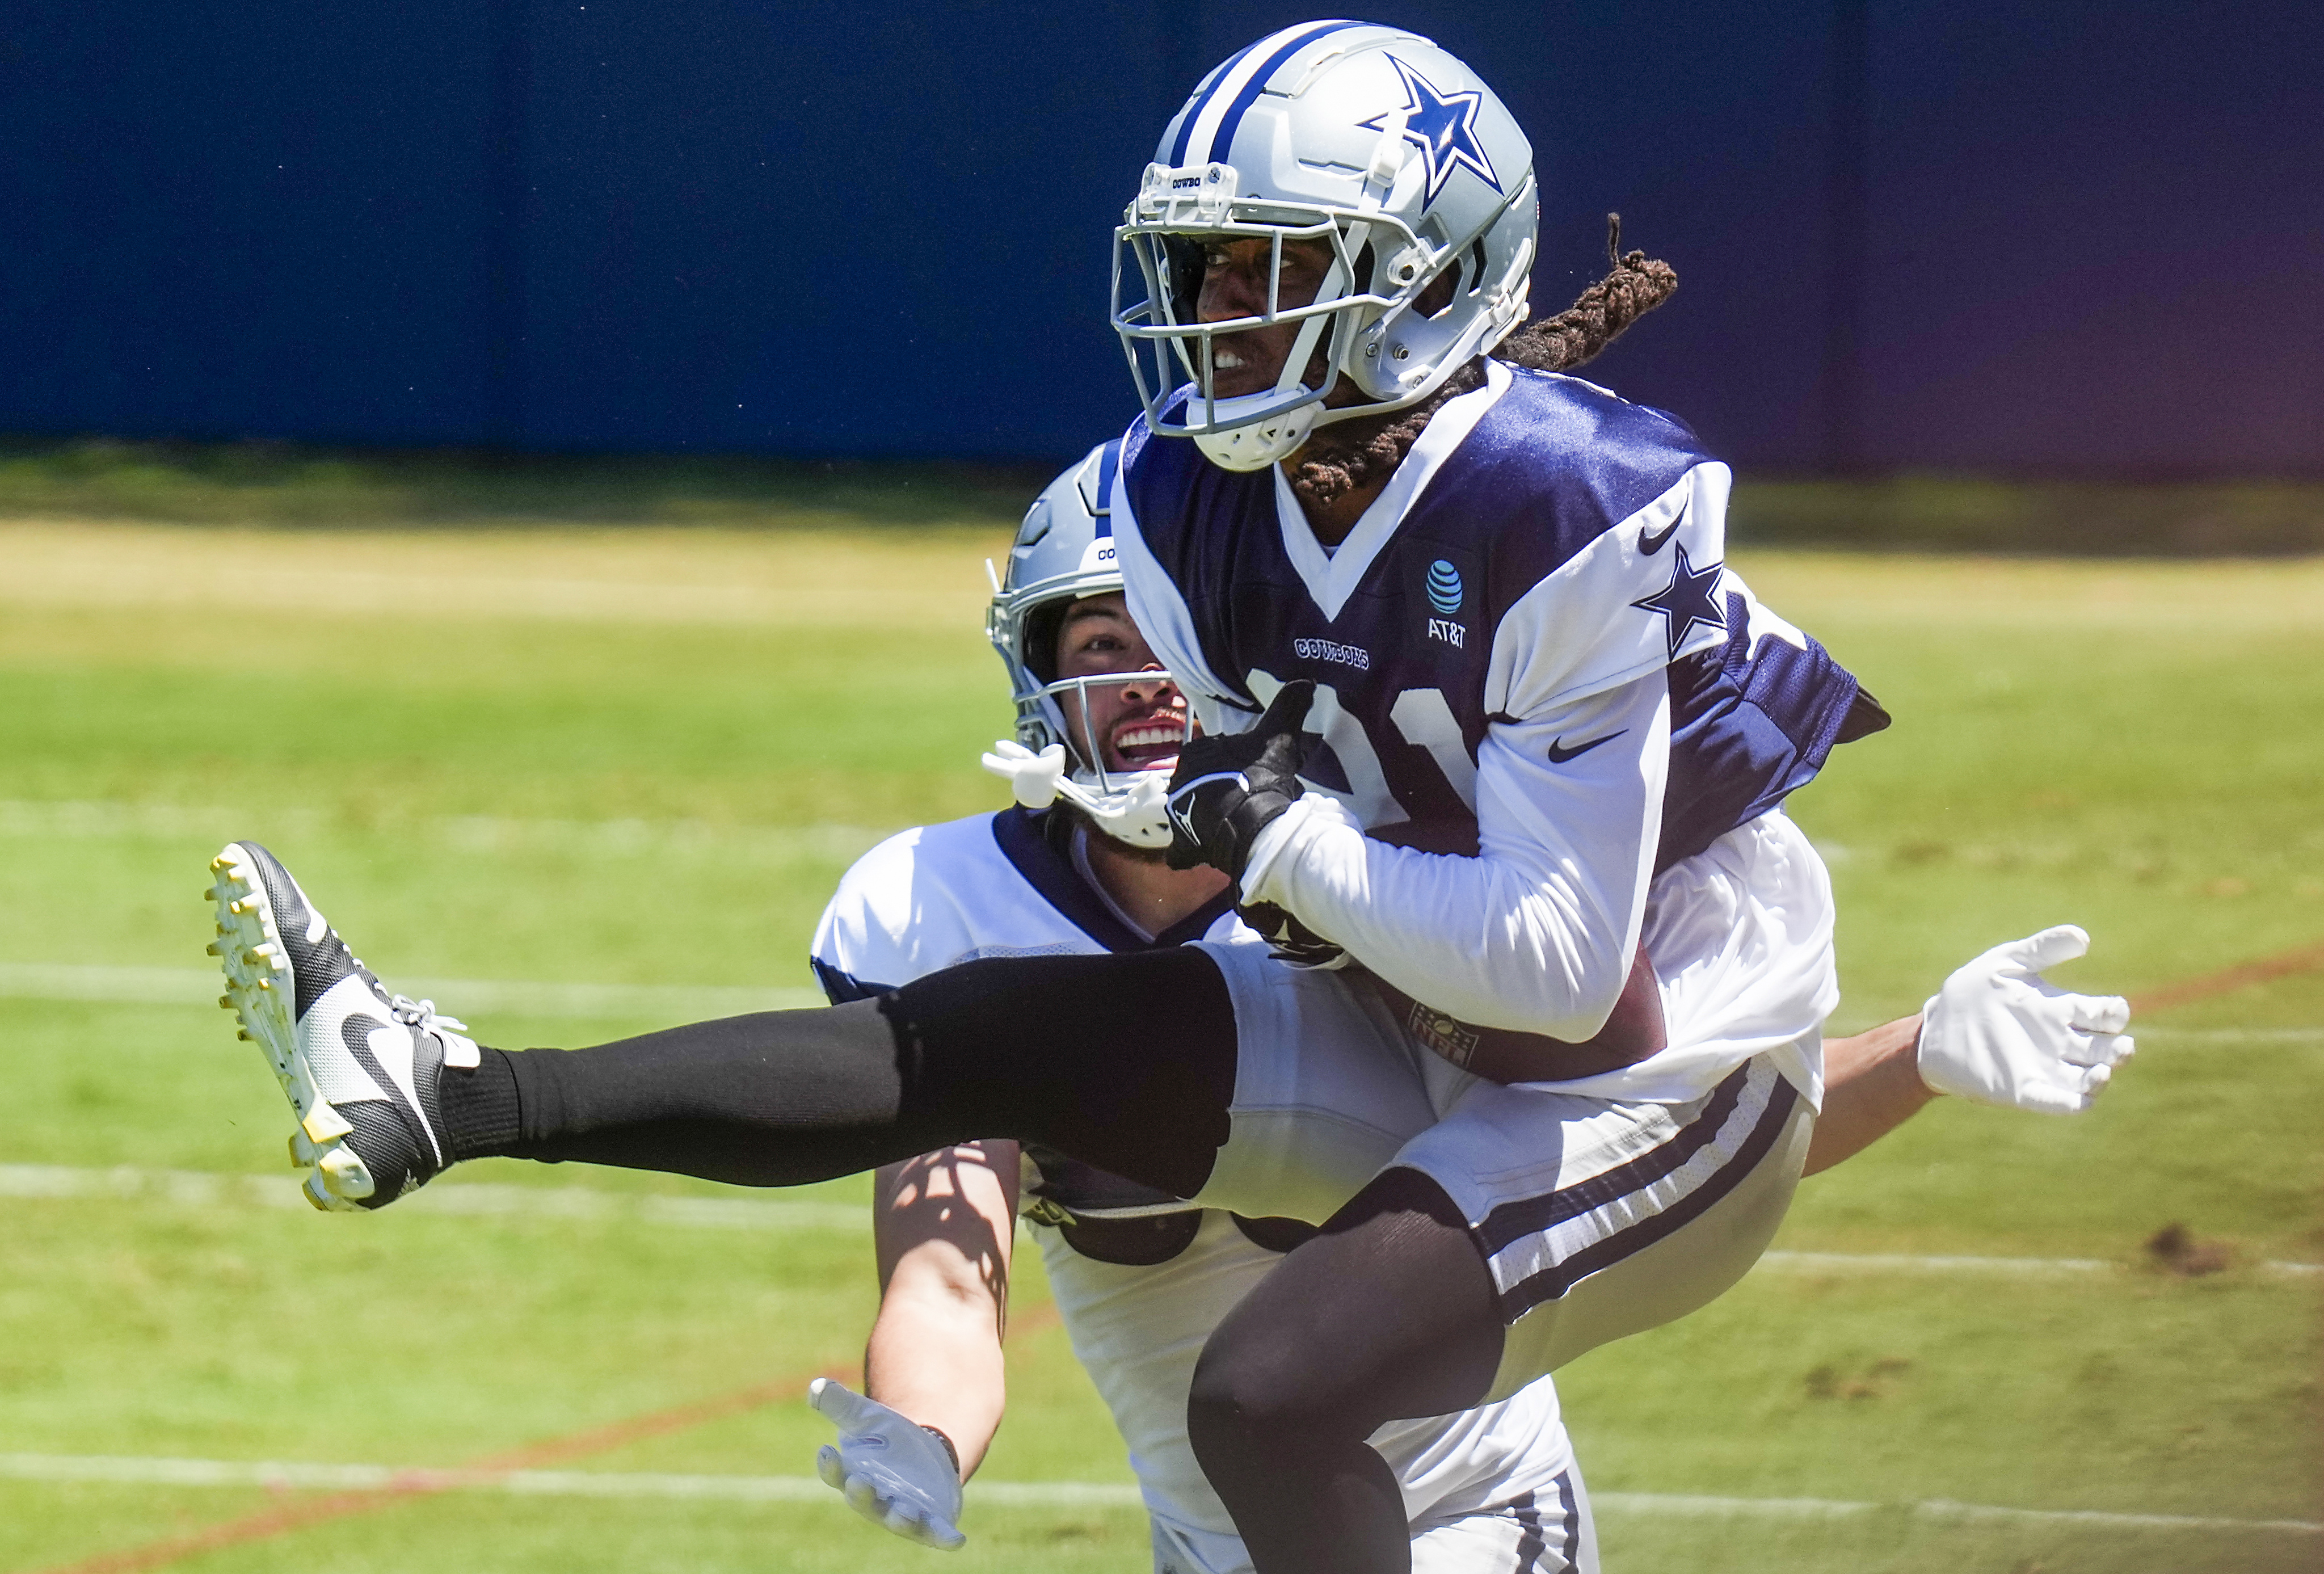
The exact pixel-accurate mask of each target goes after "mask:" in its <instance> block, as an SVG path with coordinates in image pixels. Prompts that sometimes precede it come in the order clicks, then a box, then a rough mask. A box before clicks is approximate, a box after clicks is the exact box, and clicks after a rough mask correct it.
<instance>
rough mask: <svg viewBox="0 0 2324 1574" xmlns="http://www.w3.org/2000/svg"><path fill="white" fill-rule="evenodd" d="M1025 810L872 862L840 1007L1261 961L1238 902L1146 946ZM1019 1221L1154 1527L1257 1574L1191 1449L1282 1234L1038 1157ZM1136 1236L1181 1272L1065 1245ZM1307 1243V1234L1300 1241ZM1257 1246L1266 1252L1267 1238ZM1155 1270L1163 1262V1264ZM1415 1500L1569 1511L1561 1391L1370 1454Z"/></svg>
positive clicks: (956, 828) (855, 914)
mask: <svg viewBox="0 0 2324 1574" xmlns="http://www.w3.org/2000/svg"><path fill="white" fill-rule="evenodd" d="M1043 820H1044V817H1043V816H1041V815H1033V814H1028V813H1027V812H1026V811H1024V810H1022V809H1013V808H1012V809H1007V810H1003V811H1001V813H999V814H997V815H975V816H972V817H971V818H968V819H965V820H954V821H952V822H950V823H948V824H942V825H930V826H926V827H923V828H921V829H919V830H916V831H907V832H905V833H902V834H901V835H898V836H894V837H890V839H889V840H888V841H886V842H881V844H880V845H879V846H878V847H875V848H873V849H872V850H871V851H870V852H868V853H866V854H864V856H863V857H862V859H861V860H860V861H858V862H857V863H856V864H855V866H854V867H853V869H851V870H848V872H847V874H846V877H845V878H844V879H842V880H841V882H840V886H839V890H838V892H837V894H835V896H834V897H832V900H831V905H830V906H829V907H826V908H825V911H824V915H823V919H822V922H821V923H820V924H819V925H817V926H816V935H815V943H814V962H815V967H816V974H817V976H818V977H819V978H820V979H821V980H823V983H824V987H825V990H826V991H827V992H829V993H830V994H831V995H832V996H833V997H834V999H862V998H864V997H866V996H868V995H871V994H876V993H879V992H881V990H887V989H892V988H895V987H897V986H899V985H902V984H907V983H909V982H911V981H912V980H915V979H918V978H920V977H922V976H924V975H925V974H927V973H931V972H935V971H939V970H940V969H943V968H946V967H951V966H954V965H956V964H958V963H960V962H970V961H973V960H976V959H978V958H981V957H991V956H1063V955H1093V954H1098V953H1106V952H1113V951H1130V950H1141V949H1145V948H1148V947H1149V946H1153V945H1157V944H1175V943H1180V942H1183V941H1187V940H1197V939H1200V940H1208V941H1211V942H1213V943H1235V944H1259V943H1261V942H1260V941H1259V937H1258V936H1257V935H1255V934H1252V933H1251V932H1250V930H1249V929H1247V928H1245V927H1244V926H1243V925H1241V924H1240V922H1238V921H1237V919H1236V918H1235V916H1234V913H1233V911H1232V909H1231V907H1228V906H1227V905H1226V902H1225V899H1224V898H1223V897H1222V898H1221V900H1220V901H1219V902H1217V903H1215V904H1213V906H1212V907H1207V908H1205V909H1203V911H1202V912H1199V913H1197V914H1195V915H1194V916H1191V917H1190V918H1189V919H1188V920H1187V921H1186V922H1185V923H1184V924H1181V925H1177V926H1176V928H1175V929H1174V930H1172V931H1170V932H1168V933H1167V934H1164V935H1162V936H1160V937H1158V938H1157V939H1151V940H1149V939H1148V938H1147V937H1146V936H1144V935H1142V934H1139V933H1138V932H1137V931H1136V929H1134V928H1133V927H1132V926H1131V925H1130V924H1129V923H1128V922H1126V921H1125V919H1124V918H1123V916H1122V915H1120V913H1118V912H1116V911H1114V910H1113V909H1112V908H1111V906H1110V904H1108V903H1107V902H1106V900H1105V899H1104V898H1103V897H1102V896H1101V895H1099V894H1098V892H1097V891H1096V890H1095V889H1094V888H1093V887H1092V886H1091V884H1090V883H1089V882H1088V881H1087V880H1086V879H1084V877H1083V876H1082V875H1081V873H1080V872H1078V870H1076V868H1075V867H1074V858H1073V856H1072V854H1071V852H1070V851H1069V850H1061V849H1059V848H1058V847H1056V846H1055V845H1053V844H1052V842H1051V841H1050V840H1049V839H1048V838H1047V837H1046V836H1045V835H1044V834H1043ZM1025 1181H1026V1186H1025V1189H1024V1192H1023V1195H1024V1198H1025V1203H1024V1209H1023V1211H1024V1213H1025V1216H1026V1219H1027V1220H1028V1226H1029V1227H1030V1228H1031V1229H1032V1231H1033V1234H1034V1237H1035V1238H1036V1239H1037V1241H1038V1242H1039V1243H1040V1247H1041V1255H1042V1260H1043V1263H1044V1264H1045V1266H1047V1270H1048V1275H1049V1280H1050V1284H1051V1286H1052V1288H1053V1290H1054V1292H1055V1293H1056V1301H1057V1306H1058V1310H1059V1311H1060V1312H1061V1313H1062V1314H1063V1316H1064V1319H1065V1328H1066V1331H1067V1334H1068V1336H1069V1337H1070V1338H1071V1339H1072V1341H1073V1346H1074V1354H1075V1356H1077V1357H1078V1358H1080V1359H1081V1361H1082V1363H1083V1365H1084V1366H1085V1367H1088V1368H1089V1371H1090V1375H1091V1376H1092V1378H1093V1380H1094V1382H1095V1384H1096V1385H1097V1389H1098V1392H1099V1394H1100V1395H1102V1397H1103V1398H1104V1400H1105V1403H1106V1404H1107V1406H1108V1408H1109V1409H1110V1410H1111V1412H1112V1413H1113V1419H1114V1423H1115V1425H1116V1426H1118V1427H1119V1428H1120V1431H1121V1434H1122V1439H1123V1441H1125V1442H1126V1443H1127V1444H1128V1445H1129V1449H1130V1465H1131V1468H1133V1469H1134V1470H1135V1471H1136V1472H1137V1475H1138V1480H1139V1488H1140V1490H1141V1492H1142V1493H1143V1494H1144V1496H1145V1500H1146V1505H1147V1507H1148V1511H1149V1512H1150V1513H1151V1514H1153V1515H1154V1517H1155V1519H1156V1520H1157V1522H1158V1523H1162V1524H1164V1525H1166V1526H1167V1527H1168V1528H1169V1529H1170V1530H1171V1531H1173V1532H1174V1533H1176V1535H1177V1536H1178V1537H1179V1538H1180V1539H1181V1541H1182V1542H1184V1543H1185V1545H1186V1546H1188V1547H1189V1548H1191V1549H1194V1551H1196V1552H1197V1553H1198V1554H1199V1555H1200V1557H1201V1560H1202V1561H1203V1564H1204V1565H1205V1566H1206V1567H1207V1568H1209V1569H1213V1570H1216V1571H1219V1574H1229V1571H1231V1570H1233V1569H1237V1568H1240V1567H1244V1566H1247V1564H1246V1561H1245V1560H1243V1559H1242V1557H1241V1554H1240V1541H1239V1538H1237V1537H1236V1535H1235V1532H1234V1526H1233V1523H1232V1522H1231V1520H1230V1519H1229V1518H1228V1517H1227V1514H1226V1510H1225V1508H1224V1507H1223V1506H1222V1505H1221V1504H1220V1503H1219V1501H1218V1498H1217V1497H1216V1496H1215V1495H1214V1494H1213V1492H1212V1491H1211V1489H1210V1486H1209V1484H1208V1482H1207V1481H1205V1480H1204V1478H1203V1472H1202V1468H1201V1467H1200V1465H1198V1464H1197V1463H1196V1462H1195V1459H1194V1450H1193V1449H1192V1447H1191V1446H1190V1444H1189V1443H1188V1441H1187V1438H1186V1394H1187V1388H1188V1385H1189V1384H1190V1383H1191V1381H1192V1379H1193V1376H1194V1361H1195V1358H1196V1357H1197V1356H1198V1355H1199V1354H1200V1353H1201V1351H1202V1348H1203V1341H1204V1340H1205V1339H1207V1338H1208V1337H1209V1335H1210V1332H1211V1330H1213V1328H1215V1327H1216V1326H1217V1325H1218V1323H1219V1321H1220V1320H1221V1319H1222V1318H1223V1317H1224V1316H1225V1315H1226V1313H1227V1312H1228V1311H1229V1310H1230V1309H1231V1308H1232V1307H1233V1306H1234V1305H1235V1303H1236V1302H1239V1301H1240V1300H1241V1299H1242V1297H1243V1295H1244V1294H1245V1293H1247V1292H1248V1291H1249V1290H1250V1287H1251V1286H1252V1285H1253V1284H1257V1283H1258V1281H1259V1278H1260V1277H1261V1276H1262V1275H1265V1274H1266V1273H1267V1272H1268V1269H1269V1268H1271V1267H1272V1266H1274V1265H1275V1264H1276V1263H1277V1262H1278V1261H1280V1260H1281V1256H1280V1251H1279V1250H1277V1249H1269V1247H1268V1246H1267V1245H1263V1244H1261V1240H1262V1239H1265V1240H1271V1241H1273V1242H1275V1244H1276V1245H1277V1247H1281V1246H1284V1245H1286V1244H1287V1241H1286V1237H1285V1236H1284V1235H1283V1233H1282V1231H1283V1229H1284V1227H1285V1221H1282V1220H1238V1219H1237V1218H1236V1217H1235V1216H1233V1215H1231V1214H1228V1213H1224V1212H1221V1211H1218V1210H1191V1209H1189V1207H1188V1205H1187V1204H1185V1202H1183V1201H1178V1200H1177V1199H1175V1198H1170V1197H1167V1196H1166V1195H1164V1194H1162V1193H1159V1192H1153V1191H1151V1190H1149V1189H1147V1188H1142V1187H1139V1186H1136V1185H1134V1184H1132V1183H1129V1182H1126V1181H1123V1180H1120V1178H1118V1177H1113V1176H1109V1175H1106V1174H1102V1172H1098V1171H1095V1170H1093V1169H1091V1168H1090V1167H1089V1166H1088V1165H1085V1164H1075V1163H1074V1162H1072V1161H1069V1160H1065V1159H1064V1158H1063V1157H1062V1156H1061V1155H1053V1154H1043V1153H1038V1152H1032V1153H1028V1168H1027V1174H1026V1175H1025ZM1124 1220H1130V1221H1135V1222H1136V1223H1137V1224H1138V1225H1139V1228H1140V1231H1141V1240H1142V1241H1144V1242H1147V1243H1152V1242H1157V1241H1158V1242H1160V1243H1162V1249H1164V1250H1166V1251H1167V1256H1162V1258H1161V1260H1146V1261H1142V1262H1140V1263H1137V1264H1131V1263H1123V1262H1119V1261H1101V1260H1098V1259H1096V1258H1094V1257H1092V1256H1086V1255H1084V1252H1083V1251H1082V1250H1079V1249H1076V1247H1075V1246H1074V1244H1073V1243H1072V1241H1070V1240H1069V1239H1068V1236H1069V1234H1072V1235H1076V1236H1078V1235H1081V1234H1083V1229H1081V1228H1080V1226H1082V1225H1090V1226H1096V1227H1099V1228H1101V1229H1102V1227H1104V1226H1106V1225H1108V1224H1117V1223H1120V1222H1121V1221H1124ZM1295 1228H1296V1227H1295ZM1254 1237H1258V1238H1254ZM1149 1256H1150V1254H1149ZM1372 1441H1373V1443H1374V1446H1375V1447H1377V1448H1378V1449H1379V1450H1380V1452H1381V1454H1382V1456H1383V1457H1384V1458H1385V1459H1387V1460H1388V1463H1389V1465H1390V1466H1391V1467H1392V1468H1395V1469H1396V1471H1397V1475H1398V1477H1399V1478H1400V1479H1401V1481H1402V1482H1403V1486H1404V1493H1405V1503H1406V1511H1407V1513H1408V1514H1409V1516H1410V1517H1411V1519H1412V1521H1413V1523H1414V1526H1415V1530H1416V1532H1419V1531H1422V1530H1425V1529H1426V1528H1428V1527H1429V1526H1431V1525H1434V1524H1437V1523H1445V1522H1448V1521H1452V1520H1457V1519H1460V1518H1462V1516H1464V1515H1468V1514H1475V1513H1478V1512H1480V1510H1483V1509H1486V1508H1489V1507H1491V1506H1492V1505H1497V1504H1503V1503H1507V1502H1508V1501H1510V1499H1511V1498H1512V1497H1515V1496H1519V1495H1522V1494H1524V1493H1526V1492H1534V1493H1537V1494H1540V1495H1541V1496H1543V1497H1544V1498H1545V1500H1548V1499H1552V1498H1554V1496H1555V1486H1554V1483H1555V1482H1556V1480H1557V1478H1558V1477H1560V1476H1561V1474H1563V1473H1565V1472H1567V1471H1569V1470H1570V1469H1571V1467H1572V1447H1571V1445H1570V1444H1569V1442H1568V1441H1567V1439H1566V1435H1565V1428H1564V1424H1563V1421H1562V1419H1561V1418H1560V1416H1559V1413H1558V1405H1557V1393H1556V1389H1555V1388H1554V1385H1552V1384H1551V1383H1550V1382H1549V1381H1548V1380H1547V1379H1544V1380H1542V1381H1541V1382H1538V1383H1535V1384H1534V1385H1532V1386H1530V1387H1528V1388H1526V1389H1525V1390H1523V1391H1522V1392H1521V1393H1519V1394H1517V1395H1515V1396H1514V1397H1512V1398H1510V1399H1508V1400H1505V1401H1503V1402H1501V1403H1499V1404H1493V1405H1489V1406H1486V1407H1483V1408H1481V1409H1478V1410H1474V1411H1470V1412H1467V1413H1462V1414H1461V1415H1457V1416H1452V1417H1446V1418H1439V1419H1435V1420H1429V1421H1415V1422H1396V1423H1393V1424H1391V1425H1389V1426H1388V1427H1385V1428H1383V1429H1382V1430H1381V1431H1379V1433H1378V1434H1376V1435H1375V1437H1374V1438H1373V1440H1372Z"/></svg>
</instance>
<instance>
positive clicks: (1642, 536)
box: [1638, 509, 1686, 557]
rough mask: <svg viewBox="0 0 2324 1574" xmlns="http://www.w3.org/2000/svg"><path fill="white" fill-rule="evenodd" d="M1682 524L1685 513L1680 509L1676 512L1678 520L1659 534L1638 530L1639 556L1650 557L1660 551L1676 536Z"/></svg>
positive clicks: (1684, 519) (1666, 526) (1684, 520)
mask: <svg viewBox="0 0 2324 1574" xmlns="http://www.w3.org/2000/svg"><path fill="white" fill-rule="evenodd" d="M1684 523H1686V511H1685V510H1684V509H1681V510H1679V511H1678V518H1676V519H1674V520H1672V521H1671V522H1670V523H1669V524H1667V525H1665V526H1664V527H1663V528H1662V531H1661V533H1660V534H1656V533H1655V532H1654V531H1652V530H1640V531H1639V532H1638V552H1639V555H1640V556H1642V557H1653V556H1654V555H1655V553H1657V552H1659V551H1661V550H1662V549H1663V548H1664V546H1665V544H1667V543H1668V542H1669V540H1670V538H1672V537H1673V536H1675V535H1677V534H1678V528H1679V527H1680V526H1681V525H1683V524H1684Z"/></svg>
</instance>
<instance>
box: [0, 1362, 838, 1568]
mask: <svg viewBox="0 0 2324 1574" xmlns="http://www.w3.org/2000/svg"><path fill="white" fill-rule="evenodd" d="M848 1375H849V1374H847V1373H844V1372H842V1371H840V1370H838V1369H836V1368H832V1367H825V1368H822V1369H820V1370H818V1371H814V1372H806V1373H795V1374H793V1375H791V1376H787V1377H777V1378H774V1379H772V1380H770V1381H769V1382H765V1383H754V1384H752V1385H751V1386H749V1387H747V1388H740V1389H737V1390H735V1391H734V1392H733V1393H732V1394H724V1395H720V1396H719V1397H717V1398H715V1399H705V1400H700V1401H697V1402H696V1403H695V1404H680V1405H677V1406H675V1407H673V1408H671V1409H669V1410H656V1411H651V1412H649V1413H646V1414H644V1415H632V1416H630V1417H628V1418H627V1419H625V1420H622V1421H616V1422H608V1423H607V1424H606V1425H604V1426H598V1427H592V1428H590V1429H589V1430H588V1431H579V1432H575V1433H573V1434H572V1435H571V1436H570V1437H561V1438H549V1439H547V1440H545V1441H541V1442H537V1443H527V1444H524V1445H523V1446H522V1447H521V1448H515V1449H511V1450H507V1451H506V1452H504V1453H498V1454H488V1455H486V1456H485V1457H484V1458H483V1459H477V1460H475V1461H474V1462H473V1463H470V1464H466V1465H460V1466H457V1467H455V1468H451V1469H448V1470H410V1471H407V1472H405V1473H404V1474H402V1475H400V1476H398V1477H395V1479H394V1480H392V1481H391V1482H389V1483H388V1484H387V1485H386V1486H384V1487H364V1488H362V1489H361V1490H358V1491H354V1492H334V1493H331V1494H329V1495H327V1496H322V1497H310V1498H306V1499H303V1500H302V1501H300V1502H297V1503H285V1504H280V1505H275V1506H273V1507H271V1508H263V1509H260V1510H258V1511H257V1512H256V1513H254V1514H244V1516H243V1517H242V1518H240V1519H234V1520H228V1521H226V1523H224V1524H216V1525H212V1526H210V1527H209V1528H208V1530H199V1531H191V1532H189V1533H186V1534H184V1535H177V1536H169V1537H165V1538H163V1539H162V1540H161V1541H158V1542H147V1543H146V1544H145V1545H143V1546H142V1547H131V1548H129V1549H128V1550H126V1551H119V1552H100V1553H98V1554H97V1556H96V1557H94V1558H87V1559H84V1560H81V1561H80V1562H78V1563H66V1564H60V1565H59V1566H57V1567H56V1568H53V1569H48V1570H45V1571H43V1574H141V1571H142V1570H144V1569H161V1568H165V1567H167V1566H168V1565H170V1564H171V1563H175V1562H178V1561H179V1560H181V1559H185V1558H190V1557H192V1556H194V1555H195V1554H196V1553H198V1552H214V1551H218V1550H220V1549H221V1548H225V1547H239V1546H246V1545H248V1544H249V1543H251V1542H263V1541H267V1540H269V1539H271V1538H272V1537H275V1536H280V1535H287V1534H288V1533H291V1532H292V1531H296V1530H303V1529H305V1528H306V1527H307V1526H309V1525H311V1524H320V1523H323V1522H325V1521H327V1520H334V1519H346V1518H348V1517H350V1516H352V1515H355V1514H371V1513H374V1512H376V1511H378V1510H380V1509H383V1508H390V1507H392V1506H394V1505H397V1504H399V1503H409V1502H410V1501H412V1500H413V1499H415V1498H420V1497H430V1496H435V1495H436V1494H438V1493H440V1492H449V1491H452V1490H454V1489H455V1488H457V1487H489V1486H491V1485H492V1484H493V1483H494V1482H496V1481H499V1480H502V1479H503V1478H504V1477H508V1476H510V1475H512V1474H513V1473H515V1472H516V1471H519V1470H533V1469H539V1468H541V1467H543V1466H547V1465H557V1464H563V1463H565V1462H567V1461H568V1460H572V1459H584V1458H586V1457H587V1456H588V1455H591V1454H602V1453H605V1452H607V1451H609V1450H613V1449H618V1448H620V1447H622V1445H623V1444H625V1443H634V1442H638V1441H642V1440H644V1439H646V1438H651V1437H660V1436H662V1435H664V1434H666V1433H669V1432H674V1431H684V1430H686V1429H687V1428H688V1427H694V1426H700V1425H701V1424H703V1423H704V1422H710V1421H717V1420H719V1419H721V1418H723V1417H725V1416H729V1415H736V1414H740V1413H742V1412H743V1411H746V1410H755V1409H757V1408H758V1407H759V1406H760V1405H762V1404H774V1403H776V1402H777V1401H779V1400H786V1399H796V1398H798V1396H799V1395H800V1394H801V1393H802V1392H804V1391H805V1389H806V1387H807V1384H808V1382H809V1381H810V1380H811V1379H813V1378H816V1377H845V1376H848Z"/></svg>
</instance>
